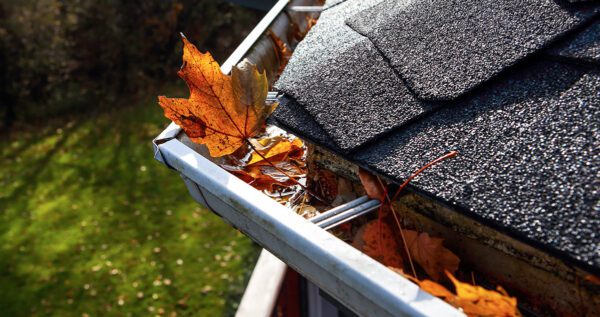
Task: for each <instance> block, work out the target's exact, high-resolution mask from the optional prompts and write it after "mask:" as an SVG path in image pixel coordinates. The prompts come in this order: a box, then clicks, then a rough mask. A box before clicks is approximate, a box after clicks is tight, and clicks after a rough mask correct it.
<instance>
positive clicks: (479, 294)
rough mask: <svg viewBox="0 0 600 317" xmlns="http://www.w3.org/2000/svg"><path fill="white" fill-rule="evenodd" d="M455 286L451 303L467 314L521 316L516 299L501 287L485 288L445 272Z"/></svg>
mask: <svg viewBox="0 0 600 317" xmlns="http://www.w3.org/2000/svg"><path fill="white" fill-rule="evenodd" d="M446 275H448V278H449V279H450V280H451V281H452V283H454V286H455V287H456V297H455V298H454V300H453V304H454V305H455V306H458V307H460V308H462V309H463V311H464V312H465V314H467V315H469V316H506V317H509V316H521V313H520V312H519V310H518V309H517V299H516V298H514V297H510V296H508V294H507V293H506V291H505V290H504V289H502V287H500V286H498V289H497V291H491V290H487V289H485V288H483V287H480V286H474V285H471V284H468V283H463V282H461V281H459V280H457V279H456V278H455V277H454V276H453V275H452V274H450V273H446Z"/></svg>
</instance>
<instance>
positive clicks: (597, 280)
mask: <svg viewBox="0 0 600 317" xmlns="http://www.w3.org/2000/svg"><path fill="white" fill-rule="evenodd" d="M585 280H586V281H588V282H592V283H594V284H596V285H600V277H598V275H591V274H588V275H586V276H585Z"/></svg>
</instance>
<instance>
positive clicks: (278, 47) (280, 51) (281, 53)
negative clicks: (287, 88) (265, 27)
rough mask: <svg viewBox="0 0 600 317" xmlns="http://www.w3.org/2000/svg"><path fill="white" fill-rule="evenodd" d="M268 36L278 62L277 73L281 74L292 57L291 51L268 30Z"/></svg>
mask: <svg viewBox="0 0 600 317" xmlns="http://www.w3.org/2000/svg"><path fill="white" fill-rule="evenodd" d="M268 34H269V37H270V38H271V40H273V43H274V44H275V54H276V55H277V60H279V70H278V71H277V73H278V74H281V73H282V72H283V69H284V68H285V66H286V65H287V63H288V62H289V61H290V58H291V57H292V50H290V48H289V47H288V46H287V44H285V43H284V42H283V40H281V38H279V36H277V35H276V34H275V33H274V32H273V31H271V30H269V32H268Z"/></svg>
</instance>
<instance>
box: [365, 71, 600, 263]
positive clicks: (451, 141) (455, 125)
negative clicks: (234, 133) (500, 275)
mask: <svg viewBox="0 0 600 317" xmlns="http://www.w3.org/2000/svg"><path fill="white" fill-rule="evenodd" d="M450 150H458V151H459V152H460V155H459V156H458V157H457V158H456V159H453V160H449V161H446V162H444V163H443V164H440V165H438V166H436V167H434V168H432V169H431V170H429V171H427V172H425V173H424V174H422V176H419V177H418V178H417V179H415V180H414V181H413V182H412V185H413V186H415V187H416V188H418V189H420V190H423V191H425V192H428V193H430V194H432V195H434V196H437V197H439V198H442V199H444V200H446V201H448V202H449V203H451V204H455V205H458V206H460V207H462V208H464V209H466V210H470V212H471V213H474V214H475V215H477V216H479V217H482V218H484V219H487V220H489V221H491V222H493V223H494V224H496V225H497V226H500V227H502V228H504V230H508V231H511V232H515V233H517V234H518V235H520V236H522V237H527V238H529V239H532V240H535V241H537V242H539V243H541V244H544V245H546V246H549V247H551V248H553V249H555V250H560V251H562V252H565V253H568V254H569V255H570V256H572V257H574V258H575V259H578V260H580V261H583V262H585V263H586V264H589V265H592V266H596V267H599V266H600V233H599V232H598V228H600V205H599V203H600V179H599V176H600V162H599V160H600V73H597V72H596V73H592V72H589V73H586V72H584V71H582V70H579V69H576V68H573V67H570V66H565V65H562V64H557V63H548V62H544V63H540V64H537V65H535V66H532V67H531V68H529V69H528V70H526V71H524V72H518V73H515V74H514V75H513V76H511V77H509V78H506V79H503V80H501V81H499V83H497V84H495V85H494V86H493V87H490V88H489V89H487V90H486V91H485V92H482V93H481V94H478V95H477V96H476V97H474V98H472V99H471V100H469V101H467V102H464V103H460V104H458V105H455V106H452V107H448V108H447V109H443V110H440V111H438V112H436V113H434V114H432V115H431V116H430V117H428V118H427V119H426V120H421V121H419V122H417V123H415V124H413V125H410V126H408V127H406V128H404V129H402V130H399V131H396V132H395V133H393V134H391V135H390V136H388V137H387V138H385V139H382V140H381V141H379V142H376V143H375V144H373V145H371V146H369V147H367V148H365V149H364V150H361V151H360V153H357V154H356V155H355V156H354V157H353V159H354V160H358V161H360V162H362V163H363V164H365V165H367V166H369V167H371V168H372V169H375V170H378V171H380V172H381V173H383V174H385V175H388V176H390V177H391V178H393V179H398V180H402V179H406V177H408V176H409V175H410V174H411V173H412V172H413V171H414V170H416V169H417V168H418V167H420V166H422V165H424V164H425V163H427V162H428V161H430V160H432V159H434V158H436V157H438V156H440V155H442V154H444V153H446V152H447V151H450Z"/></svg>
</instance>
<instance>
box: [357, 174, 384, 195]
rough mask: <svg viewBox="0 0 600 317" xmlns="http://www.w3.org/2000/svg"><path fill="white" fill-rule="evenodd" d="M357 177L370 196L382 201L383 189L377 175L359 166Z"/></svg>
mask: <svg viewBox="0 0 600 317" xmlns="http://www.w3.org/2000/svg"><path fill="white" fill-rule="evenodd" d="M358 177H359V178H360V182H361V183H362V185H363V187H364V188H365V191H366V192H367V195H368V196H369V197H370V198H373V199H377V200H379V201H383V199H384V198H385V189H384V188H383V186H382V185H381V182H380V181H379V179H378V178H377V176H375V175H373V174H371V173H369V172H367V171H366V170H364V169H362V168H359V169H358Z"/></svg>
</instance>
